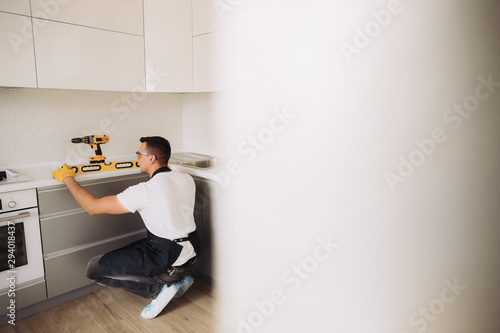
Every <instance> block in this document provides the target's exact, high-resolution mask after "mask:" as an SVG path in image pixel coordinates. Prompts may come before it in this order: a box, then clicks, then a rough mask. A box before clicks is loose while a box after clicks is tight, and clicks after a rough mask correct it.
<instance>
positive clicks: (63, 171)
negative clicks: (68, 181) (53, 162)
mask: <svg viewBox="0 0 500 333" xmlns="http://www.w3.org/2000/svg"><path fill="white" fill-rule="evenodd" d="M75 174H76V173H75V171H74V170H73V169H71V168H70V167H68V165H67V164H63V166H62V167H60V168H59V169H55V170H54V172H52V177H54V178H55V179H57V180H58V181H60V182H61V183H64V182H63V179H64V178H66V177H75Z"/></svg>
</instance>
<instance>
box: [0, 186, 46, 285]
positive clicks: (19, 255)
mask: <svg viewBox="0 0 500 333" xmlns="http://www.w3.org/2000/svg"><path fill="white" fill-rule="evenodd" d="M37 206H38V200H37V194H36V190H35V189H27V190H20V191H12V192H5V193H0V256H1V260H0V294H4V293H5V292H7V291H8V290H9V287H11V286H12V285H11V283H12V282H14V281H15V285H16V286H20V285H23V284H25V285H27V284H30V283H34V282H36V281H40V280H43V279H44V277H45V273H44V267H43V255H42V241H41V236H40V221H39V219H38V207H37ZM13 277H14V279H13Z"/></svg>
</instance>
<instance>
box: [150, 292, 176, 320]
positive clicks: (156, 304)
mask: <svg viewBox="0 0 500 333" xmlns="http://www.w3.org/2000/svg"><path fill="white" fill-rule="evenodd" d="M178 290H179V288H178V286H177V284H172V285H170V287H169V286H168V285H164V286H163V288H162V289H161V291H160V293H159V294H158V297H156V298H155V299H154V300H153V301H151V304H149V305H147V306H146V307H145V308H144V309H142V312H141V317H142V318H145V319H152V318H154V317H156V316H157V315H159V314H160V312H161V311H162V310H163V309H164V308H165V307H166V306H167V304H168V302H170V300H171V299H172V297H174V295H175V294H176V293H177V291H178Z"/></svg>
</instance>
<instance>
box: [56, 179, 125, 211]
mask: <svg viewBox="0 0 500 333" xmlns="http://www.w3.org/2000/svg"><path fill="white" fill-rule="evenodd" d="M63 182H64V183H65V184H66V186H67V187H68V190H69V192H70V193H71V195H72V196H73V198H74V199H75V201H76V203H78V204H79V205H80V206H81V207H82V208H83V209H84V210H85V211H86V212H87V213H89V215H99V214H125V213H130V212H129V211H128V209H127V208H125V207H124V206H123V205H122V204H121V202H120V201H119V200H118V197H117V196H116V195H110V196H107V197H103V198H100V199H98V198H96V197H95V196H94V195H93V194H92V193H90V192H89V191H87V190H86V189H84V188H83V187H82V186H81V185H80V184H79V183H78V182H77V181H76V180H75V179H74V178H73V177H66V178H64V179H63Z"/></svg>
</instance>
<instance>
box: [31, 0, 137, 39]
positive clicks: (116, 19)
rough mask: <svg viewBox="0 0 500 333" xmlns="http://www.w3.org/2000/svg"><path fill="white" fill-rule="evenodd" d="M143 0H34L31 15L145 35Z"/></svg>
mask: <svg viewBox="0 0 500 333" xmlns="http://www.w3.org/2000/svg"><path fill="white" fill-rule="evenodd" d="M142 9H143V5H142V0H104V1H103V0H71V1H68V0H65V1H60V0H59V1H56V0H54V1H31V10H32V13H33V14H32V16H33V17H36V18H40V19H47V20H51V21H57V22H65V23H72V24H77V25H81V26H86V27H94V28H98V29H105V30H111V31H118V32H124V33H128V34H134V35H139V36H143V25H144V24H143V13H142Z"/></svg>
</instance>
